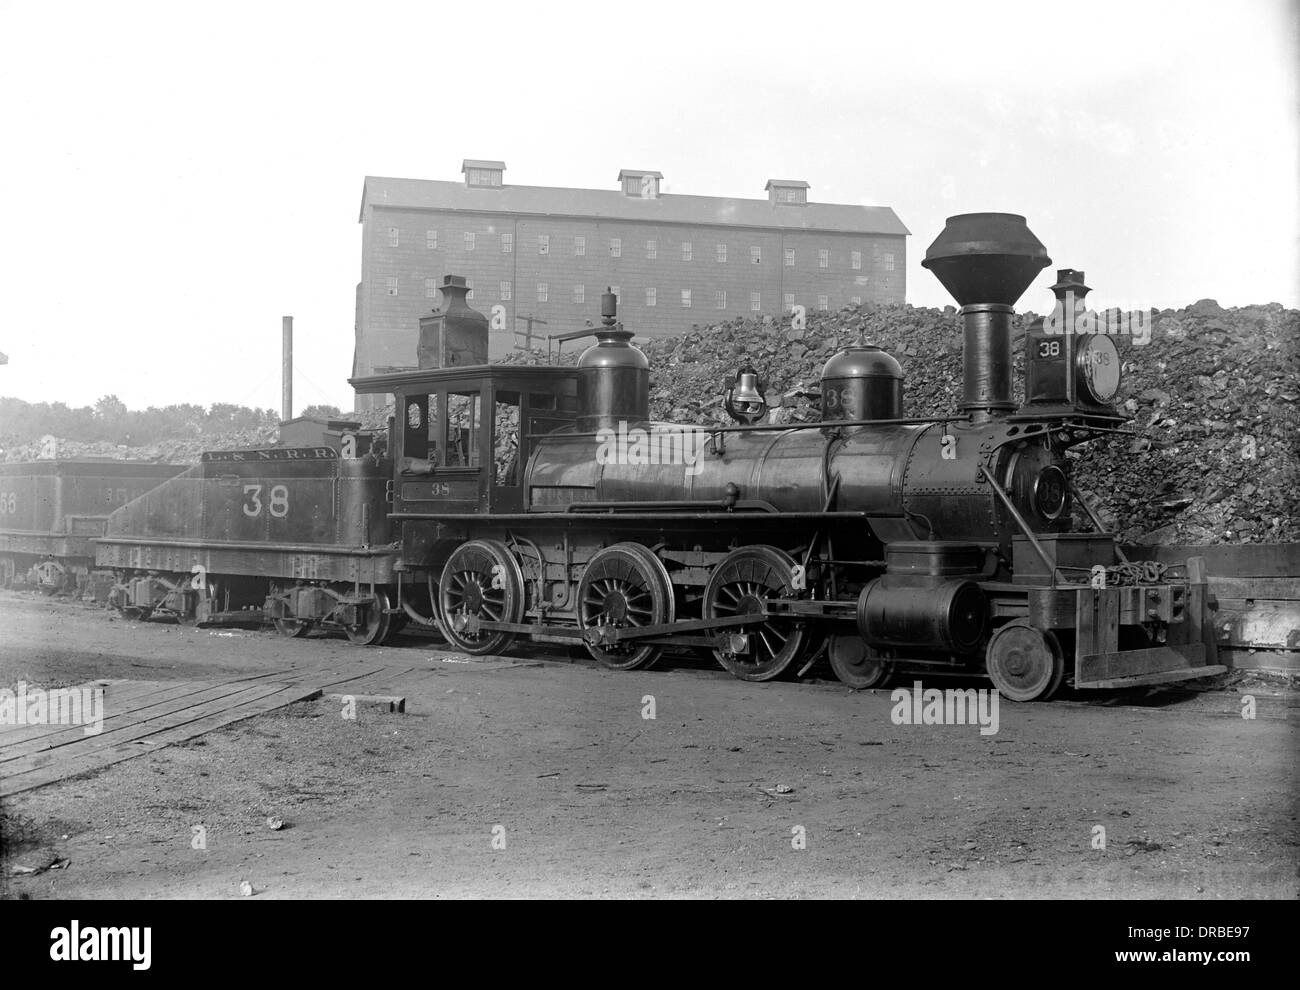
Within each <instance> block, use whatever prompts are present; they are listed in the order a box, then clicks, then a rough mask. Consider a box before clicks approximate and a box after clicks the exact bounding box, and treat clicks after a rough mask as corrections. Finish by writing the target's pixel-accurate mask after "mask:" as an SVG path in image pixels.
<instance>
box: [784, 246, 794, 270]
mask: <svg viewBox="0 0 1300 990" xmlns="http://www.w3.org/2000/svg"><path fill="white" fill-rule="evenodd" d="M785 267H786V268H793V267H794V248H786V249H785Z"/></svg>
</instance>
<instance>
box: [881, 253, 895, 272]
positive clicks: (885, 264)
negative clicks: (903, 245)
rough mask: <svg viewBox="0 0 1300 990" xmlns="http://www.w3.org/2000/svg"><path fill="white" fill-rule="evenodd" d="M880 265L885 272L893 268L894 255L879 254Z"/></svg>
mask: <svg viewBox="0 0 1300 990" xmlns="http://www.w3.org/2000/svg"><path fill="white" fill-rule="evenodd" d="M880 267H881V268H883V269H884V270H885V271H887V272H892V271H893V270H894V256H893V255H892V254H882V255H881V256H880Z"/></svg>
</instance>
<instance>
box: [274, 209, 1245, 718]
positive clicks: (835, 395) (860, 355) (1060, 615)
mask: <svg viewBox="0 0 1300 990" xmlns="http://www.w3.org/2000/svg"><path fill="white" fill-rule="evenodd" d="M922 264H923V265H924V266H925V267H926V268H928V269H929V270H930V271H931V272H932V273H933V274H934V275H935V276H937V277H938V278H939V280H940V282H941V283H942V284H943V285H944V287H945V288H946V289H947V290H948V291H949V293H950V294H951V295H952V296H953V297H954V298H955V299H956V301H957V302H958V303H959V304H960V305H961V311H960V312H961V318H962V322H963V334H964V354H963V387H962V401H961V403H960V406H959V410H960V413H959V415H957V416H952V417H939V416H934V417H925V418H920V419H909V418H905V417H904V416H903V414H902V412H903V407H902V389H903V376H902V370H901V368H900V366H899V364H898V362H897V361H896V360H894V358H893V357H891V356H890V355H888V354H887V353H885V352H884V351H882V350H880V349H879V348H875V347H870V346H858V347H851V348H848V349H846V350H843V351H841V352H839V353H838V354H836V355H835V356H834V357H832V358H831V359H830V361H828V362H827V364H826V366H825V368H824V370H823V373H822V380H821V416H820V420H819V421H818V422H816V423H805V424H792V425H774V424H770V423H767V422H763V421H762V419H763V412H764V411H765V410H764V402H763V398H762V396H761V394H760V393H759V391H758V390H757V388H756V387H755V385H756V382H755V380H754V376H753V375H752V374H749V373H742V374H740V375H738V378H737V382H736V386H735V387H734V388H733V391H732V393H731V395H730V396H729V401H728V408H729V410H730V411H731V412H732V413H733V415H734V417H735V418H736V419H737V420H738V422H737V424H736V425H734V426H709V427H700V426H683V425H674V424H661V423H652V422H651V421H650V419H649V363H648V361H647V359H646V357H645V355H644V354H643V353H642V352H641V351H639V350H638V349H637V348H635V347H633V346H632V345H631V343H630V339H631V336H632V334H631V332H629V331H628V330H626V329H624V328H623V326H622V325H621V324H619V323H618V321H617V314H616V300H615V298H614V296H613V295H612V294H610V293H606V294H605V296H603V297H602V302H601V307H602V326H601V327H599V328H597V329H595V330H594V331H593V334H594V336H595V337H596V343H595V344H594V345H592V346H591V347H590V348H589V349H588V350H586V351H585V352H584V353H583V355H582V356H581V358H580V359H579V361H578V364H577V366H576V367H526V366H504V365H489V364H487V363H486V354H487V346H486V342H487V321H486V319H485V318H484V317H483V316H482V315H481V314H478V313H476V312H474V311H473V310H472V309H470V308H469V307H468V305H467V304H466V303H465V296H466V293H467V287H466V286H465V284H464V280H463V279H458V278H456V277H454V276H448V277H447V279H446V280H445V283H444V285H443V287H442V291H443V296H444V299H445V300H446V307H445V309H444V311H443V312H442V313H441V314H439V315H438V316H437V317H436V318H434V319H429V320H427V321H422V326H421V342H420V347H419V351H418V353H419V358H420V367H419V368H417V369H415V370H408V371H400V372H394V373H390V374H380V375H375V376H370V377H365V378H355V379H352V380H351V383H352V385H353V386H354V387H355V388H356V390H357V391H358V392H361V393H375V394H391V395H392V396H394V398H395V406H396V413H397V418H398V422H397V423H394V424H393V427H392V429H391V430H390V436H391V442H392V443H393V445H394V449H393V450H392V451H391V453H392V457H391V467H392V472H393V473H392V476H391V501H392V504H391V513H390V514H389V521H390V523H391V525H392V527H393V531H392V533H393V537H394V540H395V543H394V545H393V548H392V551H393V552H392V564H391V575H390V574H389V572H388V571H386V570H385V571H384V572H382V573H379V572H373V573H370V572H368V573H366V574H365V575H358V576H357V577H356V579H355V580H354V582H353V584H354V591H353V593H352V594H351V595H350V597H349V598H348V599H347V601H348V605H347V607H348V608H350V609H352V610H353V611H352V612H350V613H348V614H349V616H350V617H351V618H352V619H353V620H355V621H358V622H360V621H368V622H371V623H372V624H373V622H377V621H379V620H378V619H374V618H373V617H374V616H375V615H377V614H380V613H382V614H389V615H391V614H397V613H399V612H402V611H405V612H407V613H408V614H410V615H411V617H412V618H415V619H416V620H417V621H422V619H423V621H426V622H428V623H433V624H436V625H437V626H438V627H439V628H440V629H441V631H442V633H443V635H445V636H446V638H447V639H448V640H449V641H450V642H451V643H452V644H453V645H454V646H455V647H456V648H458V649H460V650H463V651H465V652H467V653H471V654H486V653H496V652H500V651H503V650H505V649H507V648H508V647H509V646H510V644H511V643H512V642H513V641H515V640H516V639H519V638H521V637H522V638H525V639H530V640H533V641H541V642H559V643H570V644H574V645H581V646H582V647H584V648H585V649H586V650H587V651H588V652H589V653H590V654H591V656H593V657H595V658H596V659H597V660H598V661H600V662H601V663H602V664H604V665H606V666H608V667H611V668H614V669H620V670H626V669H633V668H641V667H648V666H649V665H651V664H652V663H654V661H655V660H656V659H657V658H658V657H660V656H661V655H662V653H663V652H664V650H665V649H667V648H673V647H694V648H698V649H702V650H706V651H709V652H711V653H712V655H713V656H714V657H715V658H716V659H717V661H718V662H719V663H720V664H721V665H722V666H723V667H724V668H726V669H727V670H728V671H730V672H731V673H732V674H734V675H735V676H736V677H738V678H741V679H743V680H750V681H765V680H768V679H770V678H774V677H777V676H778V675H780V674H782V673H783V672H785V671H787V670H795V671H804V670H807V669H808V668H809V667H810V666H811V665H812V663H813V662H814V661H815V660H816V659H817V658H818V657H819V656H821V655H825V656H826V657H827V658H828V659H829V662H830V665H831V667H832V669H833V670H834V672H835V674H836V675H837V676H838V677H839V678H840V679H841V680H842V681H844V682H845V683H846V684H848V685H850V686H852V687H855V688H866V687H873V686H877V685H880V684H882V683H883V682H884V681H885V680H886V679H887V678H888V677H890V676H891V674H893V673H894V672H896V671H900V670H903V669H914V670H921V671H945V672H970V673H980V672H986V673H987V675H988V676H989V677H990V678H991V679H992V681H993V683H994V684H995V685H996V686H997V688H998V690H999V691H1000V692H1001V693H1002V694H1003V695H1004V696H1006V697H1007V698H1010V699H1013V700H1017V701H1033V700H1042V699H1047V698H1050V697H1052V695H1053V694H1054V693H1056V692H1057V690H1058V689H1059V688H1060V687H1061V685H1062V684H1063V683H1064V682H1065V681H1066V680H1067V679H1068V680H1069V681H1070V682H1071V683H1072V685H1073V686H1074V687H1075V688H1077V689H1084V688H1117V687H1124V686H1130V685H1143V684H1153V683H1163V682H1170V681H1178V680H1184V679H1189V678H1197V677H1205V676H1208V675H1211V674H1216V673H1220V672H1222V671H1223V670H1224V669H1225V668H1224V667H1222V666H1220V665H1218V664H1217V663H1216V662H1215V661H1216V660H1217V656H1216V653H1215V640H1214V636H1213V632H1212V624H1211V621H1210V612H1209V601H1208V599H1207V591H1206V573H1205V567H1204V563H1203V561H1201V560H1200V559H1199V558H1191V559H1189V560H1188V561H1187V562H1186V563H1185V564H1183V565H1179V566H1173V567H1169V568H1162V567H1160V566H1157V565H1142V566H1139V565H1136V564H1131V563H1130V562H1128V561H1127V560H1125V559H1124V558H1123V555H1122V552H1121V550H1120V548H1119V546H1118V544H1117V542H1116V540H1115V538H1114V536H1113V535H1112V534H1109V533H1106V532H1104V531H1103V527H1102V526H1101V524H1100V523H1099V522H1098V520H1097V517H1096V515H1095V514H1094V513H1093V512H1092V510H1091V508H1090V507H1088V505H1087V503H1086V500H1085V499H1084V498H1083V497H1082V496H1081V494H1080V493H1079V492H1078V491H1077V490H1076V488H1075V486H1074V483H1073V480H1072V478H1071V469H1070V461H1069V460H1068V459H1067V457H1066V452H1067V451H1068V450H1070V449H1071V448H1072V447H1075V446H1077V445H1080V444H1083V443H1086V442H1089V441H1094V440H1099V439H1105V438H1106V437H1107V436H1109V435H1111V434H1114V433H1116V432H1121V431H1120V430H1119V428H1120V427H1121V426H1122V425H1123V423H1124V422H1125V418H1124V417H1123V416H1121V415H1120V414H1118V413H1117V412H1116V410H1115V408H1114V405H1113V401H1114V399H1115V396H1116V394H1117V392H1118V389H1119V385H1120V370H1121V369H1120V361H1119V355H1118V352H1117V350H1116V348H1115V345H1114V342H1113V341H1112V340H1111V339H1110V338H1109V337H1107V336H1105V335H1096V334H1066V335H1055V334H1052V333H1049V332H1046V331H1037V332H1030V333H1029V334H1027V336H1026V340H1025V345H1026V355H1025V357H1026V371H1025V393H1024V394H1025V400H1024V402H1023V403H1021V404H1019V405H1017V403H1016V402H1015V401H1014V400H1013V398H1012V383H1011V376H1012V359H1011V339H1012V333H1011V329H1012V316H1013V312H1014V310H1013V308H1012V307H1013V306H1014V304H1015V302H1016V301H1017V300H1018V299H1019V297H1020V296H1021V295H1022V294H1023V292H1024V291H1025V289H1026V288H1027V287H1028V286H1029V284H1030V283H1031V282H1032V281H1033V279H1034V277H1035V276H1036V275H1037V274H1038V272H1040V271H1041V270H1042V269H1043V268H1045V267H1046V266H1048V265H1049V264H1051V259H1050V258H1049V257H1048V256H1047V252H1046V250H1045V248H1044V247H1043V245H1042V244H1041V243H1040V242H1039V241H1038V239H1037V238H1036V237H1035V236H1034V235H1033V234H1032V233H1031V232H1030V230H1029V228H1028V226H1027V225H1026V223H1025V220H1024V218H1023V217H1020V216H1016V215H1012V214H998V213H976V214H965V215H961V216H955V217H951V218H949V220H948V221H947V224H946V226H945V228H944V230H943V232H942V233H941V234H940V235H939V237H938V238H937V239H936V240H935V241H934V243H933V244H931V245H930V247H929V249H928V251H927V253H926V256H925V260H924V261H923V262H922ZM1053 291H1054V292H1055V293H1056V294H1057V295H1058V297H1064V295H1065V294H1066V293H1068V292H1074V293H1076V294H1079V295H1081V294H1082V293H1083V292H1086V291H1087V288H1086V286H1084V285H1083V280H1082V273H1079V272H1074V271H1073V270H1070V269H1065V270H1061V272H1060V279H1059V280H1058V282H1057V284H1056V285H1055V286H1054V287H1053ZM426 322H427V325H426ZM611 452H612V455H611ZM1076 503H1077V504H1078V505H1079V506H1080V508H1081V509H1082V510H1083V511H1084V513H1085V514H1086V515H1087V516H1088V517H1089V518H1091V520H1092V522H1093V531H1090V532H1074V531H1072V526H1073V523H1072V519H1073V515H1074V513H1073V508H1074V505H1075V504H1076ZM298 576H299V577H312V575H307V574H302V575H298ZM420 591H423V592H424V594H423V595H421V596H420V597H419V600H420V601H422V602H427V606H426V609H425V611H424V612H419V611H418V610H414V609H411V608H409V607H407V606H404V605H402V604H400V603H403V602H407V601H408V600H409V599H410V596H412V595H413V594H417V593H418V592H420ZM280 601H281V604H280V605H278V606H277V608H278V609H279V611H278V612H277V621H281V622H285V623H292V622H296V621H313V619H314V617H315V616H317V615H318V614H319V613H320V610H321V609H322V608H324V607H325V604H327V603H321V602H317V601H314V600H313V599H312V598H311V594H309V593H307V592H299V593H298V594H297V596H296V597H294V596H290V597H287V598H284V597H282V598H281V599H280ZM299 609H307V612H306V613H304V614H300V613H299V612H298V611H297V610H299ZM367 615H370V616H371V619H369V620H366V618H365V617H366V616H367ZM367 628H369V626H367Z"/></svg>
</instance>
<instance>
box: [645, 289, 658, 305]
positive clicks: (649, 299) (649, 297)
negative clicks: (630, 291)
mask: <svg viewBox="0 0 1300 990" xmlns="http://www.w3.org/2000/svg"><path fill="white" fill-rule="evenodd" d="M655 295H656V293H655V290H654V289H646V290H645V304H646V305H647V306H653V305H654V304H655Z"/></svg>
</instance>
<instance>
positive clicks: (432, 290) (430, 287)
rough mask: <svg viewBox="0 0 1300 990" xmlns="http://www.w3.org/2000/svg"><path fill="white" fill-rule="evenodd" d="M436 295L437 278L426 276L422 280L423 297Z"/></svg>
mask: <svg viewBox="0 0 1300 990" xmlns="http://www.w3.org/2000/svg"><path fill="white" fill-rule="evenodd" d="M437 295H438V280H437V279H436V278H426V279H425V280H424V298H425V299H433V298H435V297H436V296H437Z"/></svg>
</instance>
